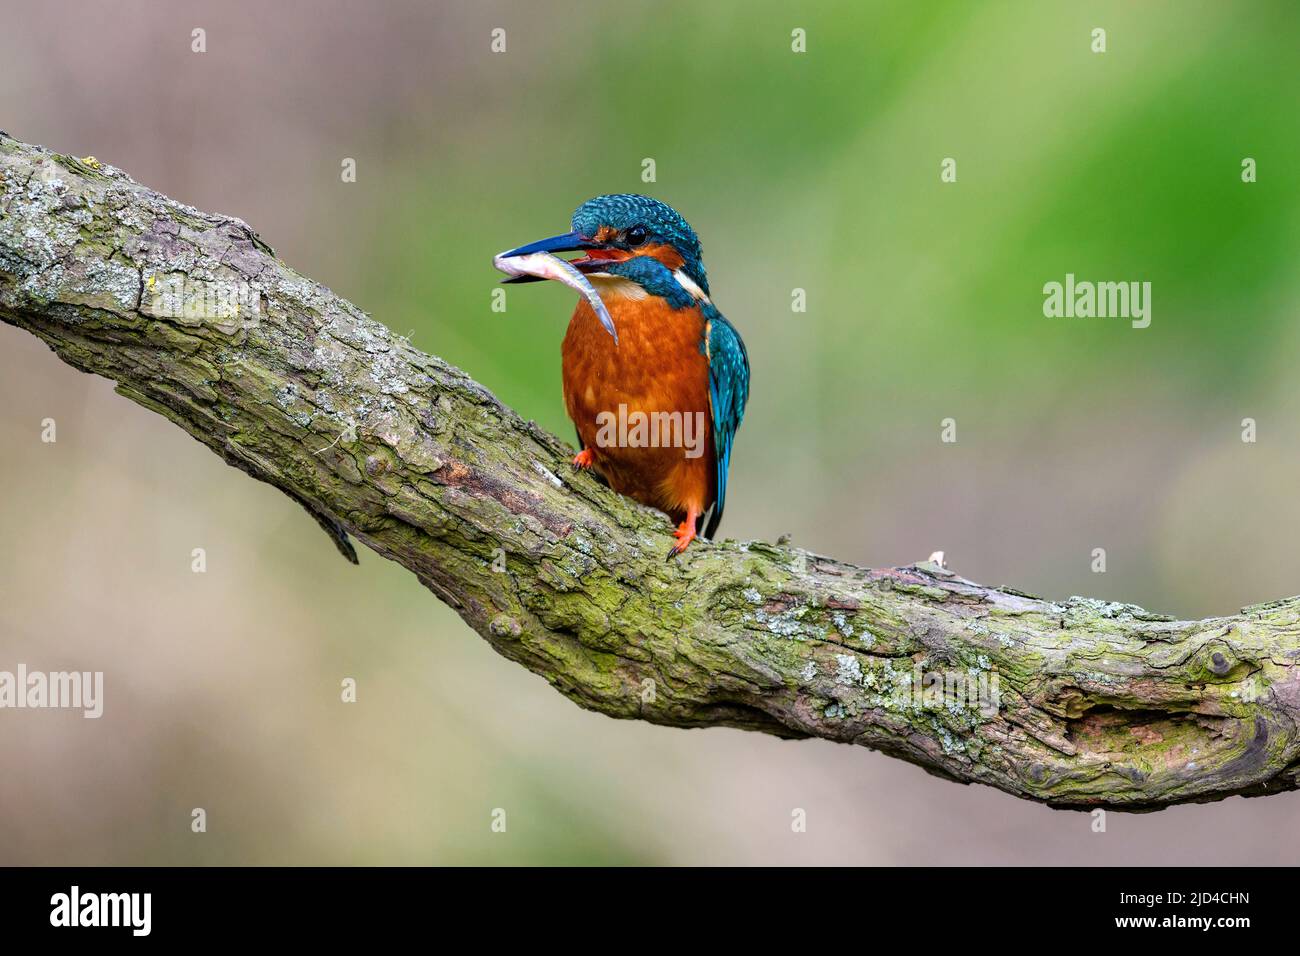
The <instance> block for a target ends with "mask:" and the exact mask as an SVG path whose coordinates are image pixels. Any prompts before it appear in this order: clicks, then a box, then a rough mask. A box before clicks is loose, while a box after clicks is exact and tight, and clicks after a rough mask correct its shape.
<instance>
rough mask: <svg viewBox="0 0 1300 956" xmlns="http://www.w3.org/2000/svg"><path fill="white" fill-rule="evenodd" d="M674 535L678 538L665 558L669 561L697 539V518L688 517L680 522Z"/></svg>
mask: <svg viewBox="0 0 1300 956" xmlns="http://www.w3.org/2000/svg"><path fill="white" fill-rule="evenodd" d="M673 537H674V538H676V539H677V543H676V544H675V545H673V546H672V548H671V549H670V550H669V551H668V557H667V558H666V559H665V560H667V561H671V560H672V559H673V558H675V557H677V555H679V554H681V553H682V552H683V551H685V550H686V546H687V545H689V544H690V543H691V542H692V541H694V540H695V518H694V517H691V518H688V519H687V520H686V521H683V522H682V523H681V524H679V525H678V526H677V528H676V530H674V531H673Z"/></svg>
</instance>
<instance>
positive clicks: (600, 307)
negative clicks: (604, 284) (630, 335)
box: [492, 252, 618, 345]
mask: <svg viewBox="0 0 1300 956" xmlns="http://www.w3.org/2000/svg"><path fill="white" fill-rule="evenodd" d="M492 265H493V266H495V267H496V268H497V269H498V270H499V271H501V272H504V273H505V274H506V275H508V276H534V277H535V278H538V279H554V280H555V281H556V282H559V283H561V284H562V285H567V286H568V287H569V288H570V289H573V290H574V291H575V292H577V293H578V294H579V295H581V296H582V297H583V298H584V299H586V300H587V302H588V304H590V306H591V308H592V311H594V312H595V313H596V318H598V319H600V324H601V325H603V326H604V327H605V331H606V332H608V333H609V334H610V335H612V336H613V337H614V344H615V345H618V330H617V329H615V328H614V319H613V318H612V317H611V316H610V314H609V309H607V308H605V303H604V302H603V301H601V298H600V293H599V292H597V291H596V288H595V286H593V285H592V284H591V282H590V280H588V278H587V277H586V276H585V275H583V274H582V273H581V272H579V271H578V267H577V266H575V265H574V264H573V263H571V262H568V261H567V260H565V259H561V258H560V257H559V256H553V255H551V254H550V253H549V252H530V253H526V254H524V255H522V256H508V255H506V254H505V253H501V254H500V255H498V256H495V257H494V258H493V259H492Z"/></svg>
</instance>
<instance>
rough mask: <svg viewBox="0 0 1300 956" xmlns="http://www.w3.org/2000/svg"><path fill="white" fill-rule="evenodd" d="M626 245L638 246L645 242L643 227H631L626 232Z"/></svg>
mask: <svg viewBox="0 0 1300 956" xmlns="http://www.w3.org/2000/svg"><path fill="white" fill-rule="evenodd" d="M626 239H627V244H628V245H629V246H639V245H641V243H643V242H645V240H646V231H645V226H633V227H632V228H631V229H629V230H628V231H627V235H626Z"/></svg>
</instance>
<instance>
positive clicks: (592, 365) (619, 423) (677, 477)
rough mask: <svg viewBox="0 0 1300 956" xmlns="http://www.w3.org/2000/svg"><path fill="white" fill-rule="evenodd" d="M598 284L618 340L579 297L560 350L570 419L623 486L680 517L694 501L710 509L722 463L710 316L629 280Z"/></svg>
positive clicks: (600, 467) (599, 466) (604, 470)
mask: <svg viewBox="0 0 1300 956" xmlns="http://www.w3.org/2000/svg"><path fill="white" fill-rule="evenodd" d="M602 285H603V284H602ZM597 288H598V289H599V290H600V291H601V296H602V298H603V299H604V301H605V304H606V306H607V307H608V308H609V312H610V315H611V316H612V317H613V319H614V325H615V327H616V328H617V329H618V339H619V341H618V344H617V345H615V344H614V340H613V338H611V337H610V335H609V333H608V332H606V331H605V330H604V328H602V327H601V324H600V321H599V320H598V319H597V318H596V316H595V313H594V312H592V310H591V307H590V306H589V305H587V303H586V302H579V303H578V307H577V309H576V310H575V311H574V313H573V318H572V319H571V320H570V321H569V330H568V333H567V334H566V335H565V336H564V345H563V347H562V349H561V354H562V356H563V360H564V362H563V380H564V404H565V408H566V410H567V411H568V413H569V417H570V418H571V419H573V423H574V425H576V426H577V429H578V434H579V435H580V436H581V437H582V442H583V444H584V445H585V446H586V447H587V448H589V449H591V450H592V455H593V459H594V461H593V467H594V468H595V469H596V470H597V471H599V472H600V473H601V474H602V475H604V476H605V478H606V479H607V480H608V481H609V484H610V487H612V488H613V489H614V490H615V491H618V492H620V493H622V494H625V495H628V496H629V497H631V498H635V499H636V500H637V501H640V502H642V503H643V504H647V505H650V506H652V507H655V508H659V509H660V510H662V511H665V512H667V513H668V514H669V515H671V516H672V517H673V520H674V521H681V520H683V517H684V515H685V512H686V510H687V508H689V507H695V508H697V509H698V510H699V511H700V512H703V511H705V510H706V509H707V508H708V507H709V505H711V504H712V503H713V461H714V458H713V434H712V432H713V429H712V419H711V417H710V409H709V386H708V381H709V372H708V359H707V358H706V357H705V356H704V355H703V354H702V353H701V352H700V342H701V340H702V338H703V335H704V318H703V316H702V315H700V312H699V310H698V309H695V308H688V309H672V308H670V307H669V306H668V305H667V304H666V303H665V302H664V301H663V300H662V299H659V298H656V297H654V296H646V297H644V298H637V297H634V296H633V295H628V294H626V291H624V290H625V289H626V287H623V289H619V288H618V287H613V288H610V287H605V288H602V287H601V285H598V286H597ZM632 291H636V290H632ZM639 424H640V425H643V426H644V427H641V428H639ZM656 445H657V446H658V447H655V446H656Z"/></svg>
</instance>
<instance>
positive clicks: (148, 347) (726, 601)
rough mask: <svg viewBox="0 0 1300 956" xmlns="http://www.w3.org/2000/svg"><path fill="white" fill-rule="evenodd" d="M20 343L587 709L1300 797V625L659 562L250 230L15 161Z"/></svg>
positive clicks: (1026, 779)
mask: <svg viewBox="0 0 1300 956" xmlns="http://www.w3.org/2000/svg"><path fill="white" fill-rule="evenodd" d="M0 318H3V319H4V321H5V322H7V323H10V324H12V325H16V326H18V327H19V328H22V329H26V330H27V331H29V332H31V333H32V334H34V335H37V336H39V337H40V338H41V339H43V340H44V341H45V342H46V343H47V344H48V345H49V346H50V347H51V348H52V349H53V350H54V351H55V353H56V354H58V356H59V357H60V358H62V359H63V360H64V361H66V362H68V363H69V364H71V365H73V366H75V367H76V368H79V369H81V370H83V371H87V372H93V373H95V374H98V375H103V376H106V377H108V378H111V379H113V380H114V381H116V382H117V390H118V392H119V393H121V394H123V395H125V396H126V397H128V398H130V399H132V400H133V401H135V402H137V403H139V404H141V405H143V406H145V407H146V408H149V409H151V410H153V411H155V412H158V413H159V414H161V415H165V416H166V417H167V418H169V419H170V420H171V421H173V422H175V423H176V424H177V425H179V426H180V427H181V428H183V429H185V431H187V432H188V433H189V434H190V435H192V436H194V437H195V438H197V439H198V440H199V441H201V442H203V443H204V444H205V445H207V446H208V447H209V448H211V449H212V450H213V451H215V452H217V454H219V455H221V456H222V458H224V459H225V460H226V461H227V462H228V463H230V464H232V465H234V466H236V467H238V468H240V469H242V470H243V471H245V472H247V473H248V474H250V475H252V476H253V477H254V478H257V479H259V480H261V481H265V482H269V483H270V484H272V485H274V486H275V487H277V488H279V489H281V490H282V491H284V492H285V493H286V494H288V495H289V496H290V497H292V498H293V499H294V500H296V501H298V502H300V503H301V504H303V505H305V506H306V507H307V508H308V510H309V511H311V512H312V514H313V515H314V516H316V517H317V519H318V520H319V521H320V522H321V523H322V526H323V527H325V528H326V530H328V531H330V532H331V534H332V536H333V537H334V538H335V539H336V541H337V542H339V543H340V545H341V547H343V548H344V549H345V553H348V552H349V551H350V545H347V544H346V538H345V536H344V535H343V530H344V529H346V531H347V532H350V533H351V534H352V535H354V536H355V537H356V538H357V539H359V540H360V541H362V542H363V543H365V544H366V545H367V546H369V547H370V548H372V549H373V550H375V551H377V552H378V553H379V554H381V555H383V556H385V557H387V558H390V559H392V560H394V561H397V562H398V563H400V564H402V565H403V566H404V567H406V568H409V569H410V570H411V571H412V572H414V573H415V574H416V576H417V577H418V578H419V579H420V580H421V581H422V582H424V584H425V585H427V586H428V588H429V589H430V590H432V591H433V592H434V593H435V594H436V595H438V597H440V598H441V599H442V600H444V601H446V602H447V603H448V604H450V605H451V606H452V607H453V608H455V609H456V611H457V612H458V613H459V614H460V616H461V617H462V618H464V620H465V621H466V622H467V623H468V624H469V625H470V626H471V627H473V628H474V629H475V630H476V631H477V632H478V633H479V634H481V635H482V636H483V637H484V638H485V639H486V640H487V641H488V643H490V644H491V645H492V646H493V647H494V648H495V649H496V650H497V651H499V652H500V653H501V654H503V655H505V656H506V657H508V658H510V659H511V660H513V661H516V662H518V663H519V664H522V665H523V666H524V667H527V668H528V669H529V670H531V671H533V672H535V673H537V674H540V675H541V676H543V677H545V678H546V679H547V680H548V681H550V683H551V684H553V685H554V686H555V687H556V688H557V689H558V690H559V691H560V692H561V693H563V694H565V695H566V696H567V697H569V698H571V699H572V700H574V701H575V702H577V703H578V704H580V705H581V706H583V707H587V708H590V709H592V710H597V711H600V712H601V713H604V714H608V715H610V716H613V717H625V718H638V719H642V720H647V721H651V722H653V723H658V724H668V725H672V726H679V727H702V726H729V727H741V728H745V729H749V730H758V731H763V732H766V733H771V734H776V735H778V736H783V737H822V738H826V739H828V740H835V741H841V742H844V743H853V744H860V745H863V746H866V747H871V748H874V749H877V750H880V751H883V752H885V753H888V754H891V755H893V756H895V757H899V758H901V759H903V760H907V761H910V762H911V763H914V764H918V765H919V766H921V767H924V768H925V769H927V770H929V771H930V772H932V773H935V774H938V775H941V776H944V777H947V778H950V779H952V780H957V781H961V782H966V783H969V782H978V783H985V784H989V785H991V786H994V787H997V788H999V789H1001V790H1004V791H1006V792H1008V793H1011V794H1015V795H1016V796H1019V797H1024V798H1027V799H1030V800H1038V801H1043V802H1046V803H1048V804H1050V805H1053V806H1058V807H1089V806H1097V805H1103V806H1110V807H1116V808H1123V809H1130V810H1139V809H1157V808H1160V807H1162V806H1166V805H1169V804H1174V803H1182V802H1192V801H1208V800H1216V799H1220V798H1222V797H1225V796H1228V795H1230V794H1245V795H1258V794H1264V793H1271V792H1276V791H1281V790H1291V789H1295V788H1296V786H1297V767H1298V766H1300V753H1298V751H1300V740H1298V737H1297V728H1296V725H1297V715H1300V666H1298V665H1297V659H1298V658H1300V601H1297V600H1295V599H1292V600H1287V601H1281V602H1277V603H1275V604H1270V605H1262V606H1258V607H1251V608H1246V609H1245V610H1243V611H1242V612H1241V614H1239V615H1237V616H1235V617H1226V618H1212V619H1209V620H1204V621H1175V620H1171V619H1168V618H1164V617H1161V616H1158V615H1154V614H1149V613H1147V612H1146V611H1143V610H1141V609H1140V608H1137V607H1133V606H1131V605H1120V604H1113V603H1107V602H1103V601H1093V600H1084V599H1081V598H1071V599H1070V600H1069V601H1066V602H1054V601H1045V600H1040V599H1037V598H1034V597H1030V596H1028V595H1025V594H1021V593H1019V592H1016V591H1012V590H1010V589H1005V588H1004V589H996V588H986V587H981V586H979V585H977V584H974V583H972V582H970V581H967V580H964V579H963V578H960V577H957V576H956V575H953V574H950V573H948V572H946V571H944V570H943V569H942V568H939V567H937V566H935V565H932V564H922V565H918V566H913V567H908V568H892V569H883V570H868V569H863V568H857V567H853V566H850V565H848V564H844V563H842V562H839V561H835V560H832V559H830V558H824V557H821V556H818V555H813V554H808V553H806V552H803V551H799V550H797V549H795V548H791V547H785V546H781V545H775V546H774V545H770V544H763V543H758V542H749V543H734V542H730V541H728V542H724V543H714V544H707V543H697V544H696V545H692V547H691V548H690V550H689V551H688V552H687V554H686V555H685V556H684V557H683V558H682V559H680V560H678V561H675V562H671V563H669V562H665V561H664V560H663V555H664V553H665V552H666V551H667V550H668V546H669V544H670V543H671V538H670V535H669V531H670V529H669V525H668V522H667V521H666V520H665V519H664V518H663V516H662V515H659V514H658V513H656V512H653V511H650V510H648V509H645V508H642V507H640V506H638V505H636V504H635V503H634V502H632V501H630V500H628V499H626V498H623V497H621V496H619V495H616V494H614V493H612V492H610V491H609V490H607V489H605V488H603V487H601V486H600V485H599V484H598V483H597V482H596V481H594V480H593V479H592V478H591V477H589V476H587V475H584V474H573V473H572V472H571V470H570V469H569V467H568V459H569V456H570V454H571V449H569V448H567V447H566V446H564V445H562V444H561V443H560V442H559V441H558V440H557V439H555V438H554V437H552V436H551V435H548V434H546V433H544V432H542V431H541V430H540V429H538V428H537V427H536V426H535V425H534V424H533V423H531V422H526V421H523V420H522V419H520V418H519V416H518V415H516V414H515V413H514V412H513V411H511V410H510V409H509V408H506V407H505V406H503V405H502V404H501V403H500V402H499V401H497V399H496V398H494V397H493V396H492V395H491V394H490V393H489V392H488V391H487V390H486V389H485V388H483V387H482V386H481V385H479V384H477V383H475V382H474V381H473V380H472V379H470V378H469V376H467V375H466V374H465V373H464V372H461V371H460V370H458V369H455V368H453V367H451V366H449V365H447V364H446V363H445V362H442V361H440V360H439V359H437V358H434V357H432V356H429V355H425V354H423V353H421V352H420V351H418V350H417V349H415V348H412V347H411V346H410V345H409V344H408V343H407V342H405V341H404V340H403V339H401V338H399V337H397V336H394V335H392V334H391V333H390V332H389V331H388V330H387V329H386V328H385V327H384V326H383V325H381V324H379V323H378V322H375V321H373V320H371V319H370V318H369V317H367V316H366V315H365V314H364V313H362V312H361V311H359V310H358V309H357V308H355V307H354V306H353V305H351V304H350V303H348V302H346V301H344V300H343V299H340V298H339V297H338V296H335V295H333V294H332V293H331V292H330V291H329V290H328V289H326V288H324V287H323V286H321V285H319V284H317V283H315V282H312V281H310V280H308V279H306V278H304V277H302V276H300V275H298V274H297V273H296V272H294V271H293V270H292V269H290V268H289V267H288V266H286V265H285V264H284V263H282V262H281V261H279V260H278V259H276V258H275V256H274V253H273V252H272V251H271V249H270V248H269V247H267V246H266V244H265V243H263V242H262V241H261V240H260V239H259V238H258V237H257V235H256V234H255V233H254V232H253V231H252V229H250V228H249V227H248V226H247V225H246V224H244V223H243V222H240V221H239V220H237V219H231V218H228V217H225V216H217V215H211V214H208V213H203V212H200V211H198V210H196V209H193V208H191V207H189V206H184V205H182V204H180V203H177V202H174V201H172V200H170V199H167V198H166V197H164V196H161V195H159V194H158V193H155V192H152V191H150V190H148V189H146V188H144V187H143V186H140V185H138V184H137V183H135V182H133V181H132V180H131V179H130V178H129V177H127V176H126V175H125V174H124V173H122V172H121V171H120V170H117V169H114V168H112V167H109V166H105V165H101V164H99V163H98V162H96V161H94V160H93V159H89V158H88V159H85V160H77V159H73V158H71V157H67V156H60V155H57V154H54V153H51V152H48V151H45V150H43V149H41V148H39V147H34V146H28V145H25V144H22V143H19V142H17V141H15V140H13V139H10V138H8V137H7V136H5V135H4V134H0ZM750 437H751V438H752V437H753V436H750ZM933 675H938V679H939V680H940V681H941V683H942V686H940V687H938V688H936V687H935V686H933V685H932V684H931V683H930V681H932V680H934V679H935V678H934V676H933Z"/></svg>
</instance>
